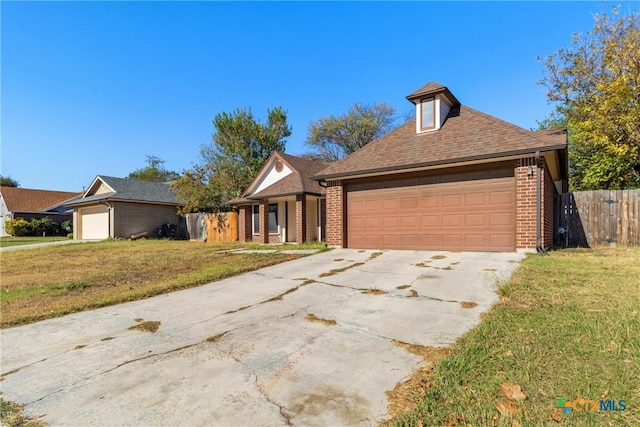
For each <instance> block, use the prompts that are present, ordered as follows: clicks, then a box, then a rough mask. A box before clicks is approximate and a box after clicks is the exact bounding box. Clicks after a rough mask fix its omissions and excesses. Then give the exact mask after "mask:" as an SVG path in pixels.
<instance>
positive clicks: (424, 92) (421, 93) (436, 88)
mask: <svg viewBox="0 0 640 427" xmlns="http://www.w3.org/2000/svg"><path fill="white" fill-rule="evenodd" d="M438 93H443V94H444V95H445V96H446V97H447V98H449V100H450V101H451V103H452V104H453V105H458V104H460V101H458V100H457V99H456V97H455V96H453V94H452V93H451V91H450V90H449V89H448V88H447V87H446V86H443V85H441V84H440V83H436V82H429V83H427V84H426V85H424V86H422V87H421V88H420V89H418V90H416V91H414V92H412V93H410V94H409V95H407V99H408V100H409V101H412V102H414V101H417V100H419V99H421V98H424V97H427V96H429V95H435V94H438Z"/></svg>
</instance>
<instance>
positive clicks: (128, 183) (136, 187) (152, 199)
mask: <svg viewBox="0 0 640 427" xmlns="http://www.w3.org/2000/svg"><path fill="white" fill-rule="evenodd" d="M101 184H105V185H106V186H107V190H106V191H105V192H101V193H99V194H96V189H97V188H98V187H100V185H101ZM107 200H118V201H129V202H143V203H155V204H170V205H177V204H178V202H177V201H176V196H175V194H174V192H173V191H172V190H171V188H170V187H169V184H167V183H164V182H150V181H141V180H137V179H130V178H115V177H112V176H104V175H98V176H97V177H96V178H95V179H94V180H93V182H92V183H91V185H90V186H89V189H88V190H87V191H86V192H85V193H84V195H83V196H82V197H80V198H77V199H74V200H71V201H70V202H69V203H67V205H68V206H77V205H82V204H88V203H92V202H99V201H107Z"/></svg>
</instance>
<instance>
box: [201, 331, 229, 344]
mask: <svg viewBox="0 0 640 427" xmlns="http://www.w3.org/2000/svg"><path fill="white" fill-rule="evenodd" d="M227 333H229V331H227V332H222V333H219V334H217V335H214V336H212V337H209V338H207V339H206V340H205V341H206V342H208V343H214V342H218V341H220V339H221V338H222V337H224V336H225V335H227Z"/></svg>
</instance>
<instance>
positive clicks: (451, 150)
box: [314, 85, 567, 180]
mask: <svg viewBox="0 0 640 427" xmlns="http://www.w3.org/2000/svg"><path fill="white" fill-rule="evenodd" d="M427 86H429V85H427ZM427 86H425V87H423V88H421V89H418V91H416V92H414V93H413V94H411V95H409V97H412V99H413V98H415V97H416V96H417V98H419V97H420V96H422V95H423V94H428V93H433V91H434V90H435V91H440V90H442V88H444V87H442V88H441V87H436V86H431V87H427ZM444 89H446V88H444ZM447 92H448V90H447ZM416 94H417V95H416ZM409 97H408V98H409ZM417 98H416V99H417ZM566 146H567V142H566V131H565V130H555V131H543V132H532V131H529V130H526V129H523V128H521V127H519V126H516V125H514V124H511V123H508V122H505V121H503V120H500V119H498V118H496V117H493V116H490V115H488V114H485V113H482V112H480V111H477V110H474V109H473V108H469V107H467V106H464V105H462V106H461V105H456V106H454V107H453V108H452V109H451V110H450V111H449V114H448V116H447V118H446V120H445V122H444V123H443V125H442V127H441V128H440V129H439V130H437V131H432V132H423V133H417V132H416V119H415V118H414V119H412V120H410V121H408V122H406V123H405V124H403V125H401V126H399V127H398V128H396V129H395V130H393V131H391V132H389V133H388V134H386V135H384V136H382V137H381V138H379V139H377V140H375V141H373V142H371V143H370V144H368V145H366V146H364V147H363V148H361V149H360V150H358V151H356V152H355V153H353V154H351V155H350V156H348V157H345V158H344V159H342V160H340V161H338V162H335V163H333V164H331V165H329V166H328V167H327V168H326V169H324V170H323V171H321V172H320V173H319V174H317V175H316V176H314V179H317V180H324V179H337V178H340V177H348V176H354V175H366V174H375V173H384V172H389V171H396V170H397V171H402V170H410V169H416V168H421V167H429V166H436V165H447V164H452V163H457V162H467V161H469V162H471V161H479V160H482V159H490V158H497V157H506V156H510V155H519V154H523V155H524V154H527V153H534V152H536V151H550V150H556V149H564V148H566Z"/></svg>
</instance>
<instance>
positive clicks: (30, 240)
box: [0, 236, 69, 248]
mask: <svg viewBox="0 0 640 427" xmlns="http://www.w3.org/2000/svg"><path fill="white" fill-rule="evenodd" d="M60 240H69V239H68V238H67V237H66V236H46V237H13V236H9V237H0V247H1V248H8V247H10V246H23V245H35V244H36V243H49V242H57V241H60Z"/></svg>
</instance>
